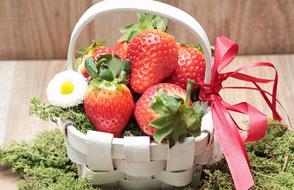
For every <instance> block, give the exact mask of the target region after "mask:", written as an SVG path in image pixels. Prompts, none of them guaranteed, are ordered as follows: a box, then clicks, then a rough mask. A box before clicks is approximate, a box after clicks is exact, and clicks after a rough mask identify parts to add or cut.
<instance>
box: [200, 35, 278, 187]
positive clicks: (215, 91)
mask: <svg viewBox="0 0 294 190" xmlns="http://www.w3.org/2000/svg"><path fill="white" fill-rule="evenodd" d="M237 53H238V45H237V44H236V43H235V42H233V41H231V40H229V39H227V38H225V37H223V36H221V37H218V38H217V39H216V42H215V53H214V65H213V66H212V69H211V80H210V84H205V83H203V82H200V83H199V85H200V100H202V101H208V103H209V104H210V106H211V113H212V118H213V125H214V128H215V133H216V136H217V139H218V142H219V144H220V146H221V149H222V151H223V154H224V156H225V158H226V161H227V163H228V166H229V168H230V171H231V174H232V178H233V181H234V184H235V187H236V189H237V190H245V189H246V190H247V189H249V188H250V187H251V186H253V185H254V181H253V178H252V175H251V172H250V162H249V158H248V155H247V152H246V149H245V146H244V143H246V142H253V141H257V140H260V139H262V138H263V137H264V136H265V133H266V127H267V116H266V115H265V114H263V113H262V112H261V111H259V110H258V109H256V108H255V107H254V106H252V105H250V104H248V103H247V102H241V103H239V104H236V105H230V104H228V103H227V102H225V101H224V100H223V99H222V98H221V96H220V95H219V91H220V90H221V89H227V88H231V89H249V90H255V91H259V92H260V94H261V95H262V97H263V98H264V100H265V101H266V103H267V105H268V106H269V108H270V109H271V111H272V114H273V118H274V119H275V120H281V117H280V115H279V114H278V112H277V111H276V102H277V100H276V97H277V85H278V73H277V70H276V69H275V67H274V65H273V64H271V63H268V62H258V63H254V64H250V65H245V66H243V67H240V68H238V69H236V70H235V71H233V72H227V73H220V72H221V71H222V70H223V69H224V68H225V67H226V66H228V65H229V64H230V63H231V61H232V60H233V59H234V58H235V57H236V55H237ZM256 67H270V68H272V69H274V71H275V78H274V79H273V80H270V79H263V78H257V77H254V76H250V75H247V74H243V73H240V71H243V70H246V69H250V68H256ZM228 78H235V79H238V80H241V81H246V82H251V83H252V84H253V85H254V86H255V87H246V86H233V87H223V86H222V82H223V81H225V80H226V79H228ZM270 82H273V89H272V92H271V93H270V92H268V91H265V90H263V89H262V88H261V87H260V85H259V83H270ZM237 93H238V92H236V94H237ZM268 95H269V96H270V97H271V101H270V99H269V98H268ZM229 111H233V112H238V113H242V114H246V115H248V116H249V126H248V130H247V135H246V136H245V135H244V134H243V133H241V131H242V129H241V128H240V127H239V126H238V125H237V123H236V122H235V121H234V119H233V118H232V116H231V115H230V113H229Z"/></svg>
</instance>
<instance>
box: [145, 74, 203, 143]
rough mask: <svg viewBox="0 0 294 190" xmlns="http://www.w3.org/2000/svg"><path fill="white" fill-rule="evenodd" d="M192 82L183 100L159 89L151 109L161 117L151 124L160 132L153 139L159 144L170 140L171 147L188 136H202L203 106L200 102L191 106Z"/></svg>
mask: <svg viewBox="0 0 294 190" xmlns="http://www.w3.org/2000/svg"><path fill="white" fill-rule="evenodd" d="M194 84H195V82H194V81H193V80H190V81H189V82H188V84H187V96H186V98H185V99H184V98H182V97H180V96H177V95H172V96H171V95H167V94H166V93H165V92H164V91H163V89H162V88H159V89H157V95H156V97H154V99H153V100H152V102H151V104H150V105H151V108H152V109H153V110H154V111H155V112H156V113H157V114H159V115H160V116H159V117H158V118H157V119H155V120H153V121H152V122H150V125H151V126H152V127H154V128H157V129H158V130H157V131H156V132H155V133H154V135H153V138H154V140H155V141H156V142H157V143H161V142H162V141H163V140H164V139H166V138H167V139H168V141H169V147H170V148H171V147H173V146H174V145H175V143H176V142H182V141H183V140H184V139H185V137H186V136H198V135H199V134H200V124H201V118H202V116H203V110H202V106H201V104H200V102H199V101H196V102H193V104H192V105H191V101H190V95H191V89H192V86H193V85H194Z"/></svg>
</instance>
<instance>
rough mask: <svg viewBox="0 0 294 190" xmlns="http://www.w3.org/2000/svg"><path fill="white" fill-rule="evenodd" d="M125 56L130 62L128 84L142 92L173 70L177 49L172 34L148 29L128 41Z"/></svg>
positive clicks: (176, 58) (175, 63)
mask: <svg viewBox="0 0 294 190" xmlns="http://www.w3.org/2000/svg"><path fill="white" fill-rule="evenodd" d="M127 58H128V59H129V60H130V61H131V64H132V67H131V81H130V85H131V87H132V89H133V90H134V91H135V92H137V93H143V92H144V91H145V90H146V89H147V88H149V87H151V86H153V85H154V84H157V83H159V82H160V81H162V80H163V79H165V78H166V77H168V76H169V75H170V74H171V73H172V72H173V71H174V70H175V68H176V66H177V61H178V49H177V46H176V42H175V39H174V37H173V36H171V35H169V34H167V33H164V32H161V31H158V30H155V29H149V30H145V31H144V32H142V33H140V34H139V35H137V36H136V37H134V38H133V39H132V40H131V41H130V42H129V47H128V54H127Z"/></svg>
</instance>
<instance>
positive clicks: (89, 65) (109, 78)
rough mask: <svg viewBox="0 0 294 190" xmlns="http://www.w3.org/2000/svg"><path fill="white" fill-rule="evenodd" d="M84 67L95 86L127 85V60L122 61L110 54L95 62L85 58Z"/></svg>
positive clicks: (129, 67)
mask: <svg viewBox="0 0 294 190" xmlns="http://www.w3.org/2000/svg"><path fill="white" fill-rule="evenodd" d="M85 67H86V70H87V72H88V73H89V74H90V76H91V77H92V78H93V81H92V83H96V84H95V86H100V85H101V84H103V85H104V86H105V85H106V86H110V83H113V84H115V85H117V84H127V83H128V80H127V74H128V72H129V71H130V69H131V65H130V61H129V60H125V61H122V60H121V59H120V57H119V56H117V55H114V56H112V55H111V54H105V55H102V56H100V57H99V58H98V60H97V62H96V61H95V60H94V59H93V58H92V57H86V59H85Z"/></svg>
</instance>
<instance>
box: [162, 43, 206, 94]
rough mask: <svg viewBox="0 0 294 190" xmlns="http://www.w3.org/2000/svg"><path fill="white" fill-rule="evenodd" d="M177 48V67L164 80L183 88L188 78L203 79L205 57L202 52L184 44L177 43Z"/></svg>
mask: <svg viewBox="0 0 294 190" xmlns="http://www.w3.org/2000/svg"><path fill="white" fill-rule="evenodd" d="M178 50H179V57H178V64H177V67H176V69H175V71H174V72H173V74H172V75H171V76H170V77H169V78H168V79H167V80H166V82H170V83H174V84H177V85H179V86H180V87H182V88H185V87H186V86H187V82H188V80H194V81H203V80H204V75H205V59H204V55H203V53H202V52H201V51H200V50H199V49H197V48H195V47H192V46H191V47H189V46H184V45H179V46H178ZM194 87H196V86H194Z"/></svg>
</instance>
